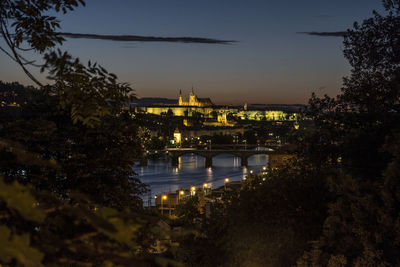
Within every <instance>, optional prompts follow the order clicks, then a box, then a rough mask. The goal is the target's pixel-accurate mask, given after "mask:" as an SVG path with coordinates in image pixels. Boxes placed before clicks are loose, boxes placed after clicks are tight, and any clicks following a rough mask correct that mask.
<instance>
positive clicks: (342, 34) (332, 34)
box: [298, 32, 347, 37]
mask: <svg viewBox="0 0 400 267" xmlns="http://www.w3.org/2000/svg"><path fill="white" fill-rule="evenodd" d="M298 33H300V34H308V35H314V36H325V37H345V36H346V35H347V32H298Z"/></svg>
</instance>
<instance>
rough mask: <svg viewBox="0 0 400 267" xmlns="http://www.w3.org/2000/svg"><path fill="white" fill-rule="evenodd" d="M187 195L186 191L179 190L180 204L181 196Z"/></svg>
mask: <svg viewBox="0 0 400 267" xmlns="http://www.w3.org/2000/svg"><path fill="white" fill-rule="evenodd" d="M183 195H185V191H183V190H179V195H178V203H179V202H180V201H181V196H183Z"/></svg>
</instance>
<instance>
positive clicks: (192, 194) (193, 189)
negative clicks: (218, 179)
mask: <svg viewBox="0 0 400 267" xmlns="http://www.w3.org/2000/svg"><path fill="white" fill-rule="evenodd" d="M195 194H196V187H195V186H192V187H190V195H191V196H194V195H195Z"/></svg>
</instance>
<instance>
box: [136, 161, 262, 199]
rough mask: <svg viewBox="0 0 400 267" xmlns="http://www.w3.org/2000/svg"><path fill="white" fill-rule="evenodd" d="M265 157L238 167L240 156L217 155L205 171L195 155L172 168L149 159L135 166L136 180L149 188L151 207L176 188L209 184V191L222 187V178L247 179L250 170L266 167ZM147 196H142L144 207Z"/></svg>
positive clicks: (166, 162)
mask: <svg viewBox="0 0 400 267" xmlns="http://www.w3.org/2000/svg"><path fill="white" fill-rule="evenodd" d="M267 164H268V156H267V155H254V156H251V157H249V159H248V165H249V166H248V167H247V168H246V167H241V166H240V165H241V160H240V158H239V157H236V156H233V155H230V154H220V155H217V156H215V157H213V167H211V168H205V167H204V166H205V159H204V158H203V157H201V156H197V155H194V154H186V155H183V156H182V157H180V159H179V167H172V166H171V162H170V160H167V159H159V160H149V161H148V166H145V167H139V166H135V167H134V168H133V169H134V171H135V172H136V173H137V174H138V175H137V177H138V178H139V179H140V180H141V181H142V182H143V183H145V184H148V185H149V188H150V189H151V199H152V204H154V196H155V195H156V194H160V193H167V192H175V191H176V190H178V189H181V188H183V189H188V188H189V187H190V186H197V187H201V186H202V185H203V183H208V184H211V187H212V188H217V187H219V186H223V185H224V179H225V178H226V177H228V178H229V179H230V181H240V180H243V179H245V178H246V176H247V175H248V173H249V172H250V170H253V171H254V173H258V172H261V171H262V167H263V166H267ZM148 197H149V196H148V195H145V196H143V197H142V198H143V200H144V201H143V202H144V204H145V205H147V202H148Z"/></svg>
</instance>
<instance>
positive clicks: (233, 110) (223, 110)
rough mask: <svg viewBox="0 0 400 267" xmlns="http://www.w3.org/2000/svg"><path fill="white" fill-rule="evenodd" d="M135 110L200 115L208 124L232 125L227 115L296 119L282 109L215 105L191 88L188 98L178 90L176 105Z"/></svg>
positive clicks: (137, 111) (148, 112)
mask: <svg viewBox="0 0 400 267" xmlns="http://www.w3.org/2000/svg"><path fill="white" fill-rule="evenodd" d="M135 112H136V113H145V114H154V115H168V114H171V115H173V116H177V117H194V116H195V115H201V116H202V117H203V118H205V119H207V120H208V121H206V122H205V123H204V124H205V125H209V126H233V125H234V124H232V122H229V121H228V118H229V117H233V118H237V119H240V120H250V121H296V120H297V119H298V114H297V113H287V112H284V111H282V110H264V109H257V110H254V109H251V110H249V109H248V108H247V104H245V105H244V107H242V108H240V107H229V106H216V105H214V104H213V103H212V101H211V99H210V98H198V97H197V96H196V94H195V93H194V92H193V89H192V92H191V93H190V95H189V98H188V99H186V98H183V97H182V93H181V92H179V98H178V105H169V106H165V105H158V106H137V107H135ZM189 124H190V122H189V121H187V120H186V126H190V125H189Z"/></svg>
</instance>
